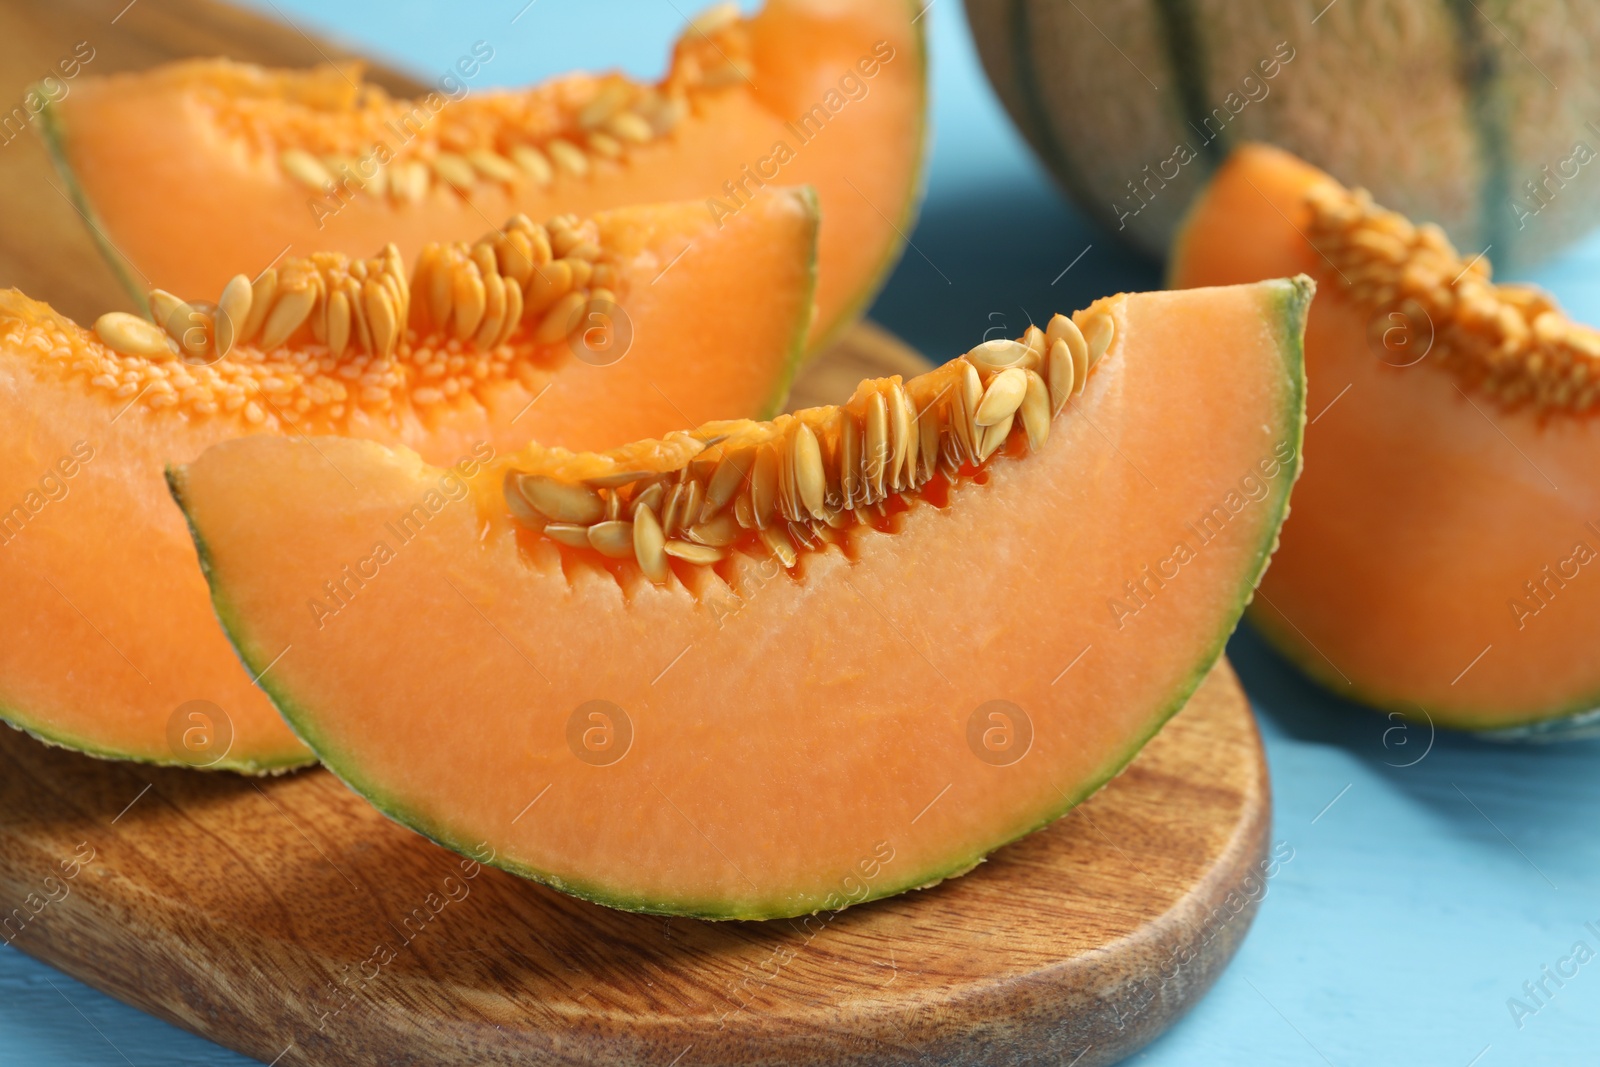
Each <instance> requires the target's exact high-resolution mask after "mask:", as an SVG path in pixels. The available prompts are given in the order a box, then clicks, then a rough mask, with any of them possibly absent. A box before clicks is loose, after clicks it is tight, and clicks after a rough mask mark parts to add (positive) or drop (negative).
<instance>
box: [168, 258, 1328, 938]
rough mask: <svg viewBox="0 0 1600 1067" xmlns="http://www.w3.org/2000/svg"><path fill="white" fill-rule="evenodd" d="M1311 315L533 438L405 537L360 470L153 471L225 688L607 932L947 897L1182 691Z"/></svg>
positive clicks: (1215, 299)
mask: <svg viewBox="0 0 1600 1067" xmlns="http://www.w3.org/2000/svg"><path fill="white" fill-rule="evenodd" d="M1310 294H1311V288H1310V285H1309V283H1307V282H1305V281H1303V280H1297V281H1277V282H1271V283H1264V284H1259V285H1253V286H1242V287H1236V288H1227V289H1213V290H1206V291H1199V292H1186V293H1154V294H1144V295H1135V296H1118V297H1111V298H1107V299H1106V300H1104V301H1101V302H1099V303H1097V304H1096V305H1095V306H1094V307H1092V308H1091V309H1089V310H1088V311H1087V312H1080V313H1079V315H1078V321H1079V322H1080V323H1082V330H1083V334H1084V335H1086V336H1087V338H1088V346H1087V348H1085V347H1084V342H1083V341H1082V339H1081V338H1079V337H1075V336H1074V334H1075V331H1073V330H1072V329H1071V321H1070V320H1067V319H1066V318H1065V317H1064V316H1057V317H1056V319H1055V320H1053V321H1052V323H1051V327H1050V331H1049V334H1048V335H1042V334H1040V333H1039V332H1038V331H1037V330H1033V331H1030V334H1029V335H1028V337H1027V338H1025V339H1024V342H1023V343H1022V344H1018V343H1015V342H991V343H990V344H987V345H985V346H983V347H982V348H980V349H978V350H974V352H973V353H972V354H971V356H970V357H967V358H964V359H961V360H956V361H952V362H951V363H949V364H946V365H945V366H944V367H942V368H938V369H936V370H934V371H931V372H929V373H928V374H926V375H923V376H920V377H918V378H915V379H912V380H911V381H909V382H907V383H905V384H904V386H903V387H902V386H901V384H900V380H899V379H898V378H897V377H896V378H890V379H883V380H879V381H870V382H865V383H863V384H862V385H861V386H860V387H859V388H858V389H857V391H856V394H855V396H854V397H853V398H852V399H851V401H850V403H849V404H848V405H846V406H845V407H843V408H813V409H807V410H806V411H802V412H799V413H797V414H796V415H794V416H782V417H780V419H778V420H776V421H775V422H773V423H765V424H754V423H714V424H711V425H709V426H706V427H702V428H701V430H699V431H696V432H695V433H694V434H676V435H673V436H671V437H669V438H667V439H665V440H663V441H651V442H641V443H639V444H637V445H635V446H631V447H628V448H625V449H623V450H619V451H617V452H616V453H613V454H609V455H573V454H571V453H564V452H560V451H550V450H544V449H540V448H538V447H537V446H533V447H530V448H529V449H528V450H526V451H525V452H523V453H522V454H520V455H518V456H515V457H511V458H510V459H509V460H508V461H507V462H506V463H505V464H502V465H500V466H497V467H490V468H487V469H486V470H485V471H484V472H483V473H482V474H481V475H480V476H479V477H478V478H477V479H474V500H475V504H476V506H475V507H474V508H466V507H457V508H451V509H445V510H442V511H440V512H439V513H438V514H436V515H434V516H433V517H431V518H429V519H428V520H427V522H426V525H425V526H424V527H422V528H421V530H420V531H419V532H417V533H416V534H415V535H414V536H401V531H400V530H399V528H398V526H397V525H396V523H397V522H398V521H400V520H401V519H402V517H403V516H407V515H416V516H417V517H418V518H419V519H420V518H422V517H424V515H425V513H426V504H425V502H426V501H427V500H428V499H429V497H430V494H433V493H435V491H436V490H437V487H438V485H439V480H440V478H441V472H440V471H439V470H437V469H436V468H432V467H429V466H427V465H426V464H424V463H423V462H421V461H420V460H419V459H418V458H417V457H416V456H415V455H411V454H408V453H405V452H396V451H390V450H387V449H384V448H382V447H379V446H377V445H374V444H370V443H363V442H357V441H347V440H325V441H318V442H316V447H315V448H313V447H312V445H311V443H308V442H296V441H290V440H282V439H268V438H260V439H254V440H244V441H235V442H228V443H226V444H223V445H220V446H218V447H216V448H213V449H211V450H209V451H207V452H206V453H205V454H204V455H203V456H201V457H200V458H199V459H198V460H196V461H195V462H193V463H191V464H189V465H188V466H186V467H178V468H174V469H173V470H171V471H170V472H169V475H168V477H169V480H170V481H171V483H172V486H173V492H174V495H175V496H176V497H177V499H178V501H179V503H180V504H181V505H182V507H183V508H184V511H185V512H186V513H187V515H188V517H189V522H190V524H191V527H192V529H193V531H194V536H195V542H196V544H197V545H198V546H199V550H200V553H201V559H202V562H203V564H204V566H205V569H206V573H207V575H208V577H209V580H210V582H211V585H212V599H213V602H214V604H215V605H216V608H217V612H218V615H219V616H220V617H221V619H222V620H223V623H224V625H225V626H226V627H227V629H228V632H229V633H230V635H231V636H232V638H233V640H234V643H235V645H236V646H237V647H238V649H239V651H240V654H241V656H242V657H243V659H244V660H245V662H246V663H247V664H251V665H252V666H253V667H254V668H255V669H256V670H261V669H263V668H267V667H269V666H270V668H271V669H270V670H267V671H266V672H265V675H264V676H263V678H262V680H261V684H262V685H263V686H264V687H265V688H266V689H267V690H268V692H269V693H271V694H272V696H273V699H274V701H275V703H276V704H277V705H278V707H279V709H280V710H281V711H282V712H283V713H284V715H285V716H286V718H287V719H288V720H289V721H290V722H291V724H292V725H293V726H294V727H295V729H296V731H297V732H299V733H300V734H301V736H303V737H304V738H305V739H306V741H307V742H308V743H309V744H310V745H311V746H312V747H313V748H314V749H315V750H316V751H317V753H318V755H319V756H320V757H321V758H322V760H323V761H324V763H325V764H326V765H327V766H328V767H330V768H331V769H332V770H333V771H334V772H335V773H337V774H338V775H340V776H341V777H342V778H343V779H344V780H345V781H347V782H348V783H350V784H351V785H352V787H353V788H355V789H356V790H357V791H358V792H360V793H361V794H362V795H363V796H366V797H367V798H369V799H370V800H371V801H372V802H373V803H374V804H376V805H377V806H378V807H379V808H380V809H382V810H383V811H384V812H386V813H388V814H389V815H390V816H392V817H393V818H395V819H397V820H399V821H400V822H402V823H404V824H405V825H407V826H410V827H412V828H414V829H416V830H418V831H420V832H421V833H424V834H426V835H427V836H429V837H431V838H433V839H434V840H437V841H439V842H441V843H443V844H445V845H447V846H449V847H451V848H455V849H458V850H463V851H467V852H472V853H474V854H476V855H477V856H478V858H479V859H480V860H485V861H491V862H494V863H496V864H499V865H501V866H503V867H505V868H506V869H508V870H511V871H514V872H516V873H518V874H521V875H524V876H527V877H531V878H534V879H537V880H539V881H542V882H545V883H547V884H550V885H553V886H556V887H558V888H560V889H563V890H566V891H568V892H571V893H575V894H578V895H580V896H583V897H586V898H589V899H591V900H596V901H599V902H602V903H605V904H609V905H612V906H616V907H621V908H628V909H635V910H641V911H651V912H661V913H667V914H685V915H696V916H702V917H708V918H770V917H775V916H788V915H799V914H803V913H808V912H814V911H817V910H818V909H822V908H837V907H842V906H843V905H844V904H847V903H852V902H858V901H861V900H865V899H869V898H874V897H881V896H885V895H887V894H891V893H896V892H900V891H903V890H906V889H910V888H913V887H917V886H925V885H928V884H930V883H932V882H936V881H938V880H939V879H941V878H946V877H950V876H953V875H956V874H960V873H962V872H964V871H966V870H968V869H969V868H971V867H972V866H973V865H974V864H976V863H978V862H979V861H980V860H981V859H982V858H983V857H984V855H986V854H987V853H988V852H990V851H992V850H993V849H995V848H997V847H999V846H1000V845H1002V844H1004V843H1005V842H1007V841H1010V840H1012V839H1014V838H1016V837H1018V836H1020V835H1022V834H1026V833H1028V832H1030V831H1032V830H1035V829H1038V828H1039V827H1040V826H1042V825H1044V824H1046V823H1047V822H1049V821H1050V820H1052V819H1054V818H1056V817H1057V816H1059V815H1060V814H1061V813H1062V812H1064V811H1065V810H1066V809H1068V808H1070V807H1071V806H1072V805H1073V804H1075V803H1077V802H1078V801H1079V800H1081V799H1083V798H1084V797H1085V796H1087V795H1089V794H1090V793H1091V792H1093V791H1094V790H1095V789H1096V788H1098V787H1099V786H1100V785H1101V784H1103V783H1104V782H1105V781H1106V780H1107V779H1109V778H1110V777H1111V776H1112V775H1114V774H1115V773H1116V772H1117V771H1118V770H1119V769H1120V768H1121V767H1122V766H1123V765H1124V764H1126V763H1127V762H1128V760H1129V759H1130V758H1132V756H1133V755H1134V754H1135V752H1136V751H1137V750H1138V749H1139V747H1140V745H1141V744H1142V743H1143V742H1144V741H1145V740H1146V739H1147V738H1149V737H1150V736H1151V735H1152V734H1153V733H1154V732H1155V731H1156V730H1157V729H1158V728H1159V727H1160V726H1161V724H1162V723H1163V722H1164V721H1165V719H1166V718H1167V717H1168V716H1169V715H1171V714H1172V713H1174V712H1175V711H1177V710H1178V708H1180V707H1181V706H1182V705H1183V703H1184V702H1185V701H1186V700H1187V699H1188V697H1189V695H1190V694H1191V693H1192V692H1193V691H1194V689H1195V688H1196V686H1198V684H1199V683H1200V681H1201V680H1202V679H1203V678H1204V676H1205V674H1206V671H1207V670H1208V668H1209V667H1210V666H1211V665H1212V664H1213V663H1214V662H1215V661H1216V659H1217V658H1218V656H1219V655H1220V653H1221V651H1222V647H1223V643H1224V641H1225V640H1226V639H1227V637H1228V635H1229V633H1230V632H1231V631H1232V629H1233V627H1234V624H1235V622H1236V621H1237V619H1238V617H1239V614H1240V612H1242V611H1243V609H1244V605H1245V603H1246V601H1248V600H1249V598H1250V595H1251V591H1252V590H1253V589H1254V587H1255V583H1256V581H1257V579H1258V577H1259V576H1260V574H1261V571H1262V568H1263V567H1264V566H1265V565H1266V562H1267V558H1268V555H1269V553H1270V552H1271V550H1272V547H1273V545H1274V543H1275V541H1276V537H1277V529H1278V524H1279V522H1280V521H1281V519H1282V516H1283V513H1284V509H1285V507H1286V501H1287V497H1288V493H1289V487H1290V484H1291V482H1292V481H1293V480H1294V476H1295V472H1296V471H1297V470H1298V455H1299V445H1300V431H1301V423H1302V397H1303V383H1302V378H1301V372H1300V335H1301V325H1302V322H1303V319H1304V316H1305V309H1306V305H1307V303H1308V301H1309V299H1310ZM1107 341H1110V342H1111V344H1110V347H1109V349H1105V350H1104V353H1105V354H1104V356H1103V358H1101V359H1099V360H1098V362H1094V357H1095V356H1096V355H1098V354H1099V352H1100V351H1101V350H1102V349H1101V348H1100V346H1102V345H1104V344H1105V343H1106V342H1107ZM1013 361H1014V363H1013ZM1008 363H1011V364H1013V365H1011V366H1006V367H1005V368H1004V369H1001V366H1002V365H1004V364H1008ZM1063 363H1065V364H1066V365H1067V367H1068V368H1070V369H1063ZM1090 364H1093V370H1092V371H1089V372H1088V373H1086V374H1085V373H1082V371H1083V370H1084V369H1085V368H1086V367H1087V366H1089V365H1090ZM1023 367H1032V368H1035V369H1036V370H1037V371H1039V372H1040V373H1041V375H1042V376H1041V377H1040V378H1039V379H1037V380H1036V379H1032V378H1028V372H1027V371H1025V370H1024V369H1023ZM975 368H978V369H975ZM1019 379H1021V380H1024V381H1026V382H1028V383H1029V384H1028V386H1027V388H1026V389H1025V390H1024V392H1023V393H1021V394H1019V393H1018V392H1016V391H1015V389H1016V388H1017V385H1016V383H1017V382H1018V380H1019ZM983 380H986V381H987V384H982V385H980V381H983ZM1046 381H1047V382H1048V384H1041V383H1044V382H1046ZM1069 396H1070V400H1069V399H1068V398H1069ZM1019 403H1020V404H1021V405H1022V407H1021V408H1020V410H1019V409H1017V404H1019ZM1057 404H1064V405H1065V406H1064V407H1062V408H1061V409H1060V411H1059V413H1058V414H1056V415H1055V416H1054V418H1053V420H1052V416H1051V409H1052V407H1053V406H1055V405H1057ZM913 410H914V411H915V412H916V413H917V414H916V415H915V416H913V415H912V411H913ZM1008 411H1010V412H1011V413H1010V414H1008V413H1007V412H1008ZM985 420H989V421H991V422H992V426H991V428H990V433H989V434H988V435H987V436H985V435H984V434H981V433H980V434H979V436H978V438H977V447H978V448H980V449H981V450H985V451H988V452H990V453H991V454H990V456H989V458H988V459H987V460H986V461H982V462H975V458H976V457H974V456H973V454H972V453H971V452H970V450H968V445H967V442H969V441H973V440H974V438H973V437H972V434H973V432H974V431H973V423H974V421H979V422H981V421H985ZM979 429H980V430H981V427H980V428H979ZM1030 436H1032V437H1033V439H1034V441H1035V442H1036V447H1033V448H1030V445H1029V443H1028V440H1029V437H1030ZM913 437H915V438H916V439H917V441H918V444H917V446H916V448H915V449H914V450H913V448H912V446H911V445H910V441H911V440H912V438H913ZM324 454H325V455H324ZM329 460H332V462H333V465H337V466H338V467H339V468H340V469H341V470H343V471H345V472H346V473H347V474H348V475H349V476H350V479H351V480H352V481H353V482H354V483H355V486H356V488H355V489H354V490H352V488H351V486H350V485H349V484H347V483H345V482H344V481H343V480H342V479H340V478H339V476H338V475H337V474H335V473H334V472H333V470H332V468H331V466H330V464H329V462H328V461H329ZM507 471H509V472H511V473H510V474H509V475H508V476H506V477H502V475H505V474H506V472H507ZM746 475H747V476H748V477H745V476H746ZM580 480H587V481H586V482H585V481H580ZM584 484H589V485H598V486H602V487H607V488H605V489H603V491H597V490H593V489H586V488H583V485H584ZM651 485H654V486H656V488H650V486H651ZM673 485H676V486H677V488H675V489H674V488H671V486H673ZM896 486H898V487H899V489H898V490H897V489H896ZM612 487H616V488H612ZM502 488H505V489H506V491H507V495H506V496H504V497H502ZM602 498H603V499H602ZM689 498H692V499H693V500H694V501H696V504H695V505H690V504H687V503H686V502H685V501H686V499H689ZM701 501H705V502H708V503H709V506H699V502H701ZM508 503H509V504H510V506H511V508H513V509H514V512H515V514H516V515H517V516H518V518H515V519H514V518H512V517H511V513H510V512H508ZM846 505H854V510H853V511H852V510H846ZM419 507H422V508H423V511H422V512H419V511H417V509H418V508H419ZM596 507H598V510H595V508H596ZM613 507H615V508H616V509H617V510H616V512H615V513H616V514H620V515H624V516H628V515H631V516H633V522H632V524H631V532H630V533H629V534H628V535H627V536H625V537H623V536H619V535H620V534H621V533H622V531H620V530H618V529H617V527H619V526H621V525H624V523H623V521H622V520H615V521H602V520H604V516H605V515H607V514H611V513H612V511H611V509H612V508H613ZM657 509H660V510H659V519H658V517H657ZM802 509H803V510H802ZM646 510H648V512H649V514H648V516H647V515H646V514H645V511H646ZM684 515H688V516H690V518H691V519H692V518H694V517H695V516H698V517H699V519H700V520H701V522H700V523H698V524H696V525H695V527H694V528H691V529H688V530H684V529H682V528H681V527H682V526H683V522H682V516H684ZM818 515H821V516H822V518H817V516H818ZM785 516H791V517H792V518H791V519H790V520H789V521H785V520H784V517H785ZM802 516H803V517H802ZM556 520H560V522H557V521H556ZM763 522H765V523H766V524H767V526H766V527H765V528H763V529H757V528H752V526H751V525H747V524H751V523H753V524H760V523H763ZM583 523H595V524H596V525H593V526H588V527H584V526H583V525H582V524H583ZM658 524H659V525H658ZM1191 524H1196V525H1191ZM663 526H664V529H665V534H664V537H665V538H666V542H665V543H666V544H667V546H668V547H667V550H666V553H665V554H663V553H662V552H661V551H660V545H661V543H662V542H661V540H660V539H659V538H657V537H656V535H655V534H654V533H652V532H651V531H652V528H654V529H656V530H660V529H662V527H663ZM585 529H587V531H588V532H587V534H586V535H585V534H584V530H585ZM574 530H576V531H577V536H574ZM584 536H587V538H588V539H589V541H588V543H591V544H594V545H598V546H601V547H603V548H606V549H609V550H614V551H615V552H616V555H618V556H621V557H625V558H612V556H611V555H602V554H601V553H599V552H596V551H593V550H591V549H589V548H587V547H574V546H582V545H583V544H584V543H585V542H584V541H583V540H582V539H581V538H582V537H584ZM696 538H699V539H700V542H702V543H698V544H696V543H693V542H694V541H695V539H696ZM707 542H709V543H716V544H725V545H727V546H728V547H725V548H712V547H708V544H707ZM673 546H677V547H675V548H674V547H673ZM714 557H724V558H722V559H721V560H720V562H712V561H711V560H712V559H713V558H714ZM791 564H792V565H791ZM1163 574H1165V575H1166V577H1162V576H1161V575H1163ZM324 583H331V584H324ZM657 583H659V584H657ZM995 702H999V703H995Z"/></svg>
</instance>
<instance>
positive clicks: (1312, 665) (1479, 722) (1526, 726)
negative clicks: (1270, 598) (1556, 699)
mask: <svg viewBox="0 0 1600 1067" xmlns="http://www.w3.org/2000/svg"><path fill="white" fill-rule="evenodd" d="M1274 614H1281V613H1279V612H1276V611H1275V610H1274V609H1272V608H1270V607H1269V608H1266V609H1263V608H1261V607H1259V606H1257V607H1252V608H1251V609H1250V614H1249V617H1250V625H1251V626H1253V627H1255V630H1256V632H1257V633H1259V634H1260V635H1261V637H1262V639H1263V640H1264V641H1266V643H1267V644H1268V645H1270V646H1271V647H1272V649H1273V651H1275V652H1277V653H1278V654H1279V655H1280V656H1282V657H1283V658H1284V659H1286V660H1288V661H1289V662H1290V663H1292V664H1293V665H1294V666H1295V667H1296V668H1297V669H1298V670H1299V671H1300V672H1301V673H1303V674H1305V675H1306V676H1307V677H1308V678H1310V679H1311V680H1312V681H1314V682H1316V683H1317V684H1318V685H1320V686H1322V688H1324V689H1326V690H1328V691H1329V692H1330V693H1332V694H1334V695H1335V696H1337V697H1340V698H1342V699H1344V700H1348V701H1350V702H1352V703H1355V704H1362V705H1365V706H1366V707H1368V708H1371V709H1372V710H1374V711H1376V712H1383V713H1385V714H1392V715H1400V716H1403V717H1404V718H1406V719H1407V720H1409V721H1412V722H1425V723H1428V724H1430V725H1433V726H1443V727H1446V728H1447V729H1451V730H1460V731H1462V732H1464V733H1471V734H1475V735H1476V736H1478V737H1481V738H1484V739H1485V740H1491V741H1580V740H1585V739H1587V738H1590V737H1597V736H1600V693H1591V694H1589V695H1587V696H1582V697H1579V698H1577V699H1576V700H1573V701H1570V702H1568V703H1566V704H1562V705H1560V706H1559V707H1556V708H1553V709H1550V710H1547V711H1534V712H1525V713H1520V714H1519V715H1518V716H1517V717H1516V718H1496V719H1492V720H1487V721H1486V720H1485V719H1484V718H1483V715H1484V714H1485V713H1484V712H1483V711H1481V710H1473V709H1451V708H1445V709H1440V708H1424V707H1422V705H1420V704H1418V703H1417V702H1416V701H1414V700H1409V699H1401V698H1398V697H1392V696H1386V695H1384V694H1383V693H1381V692H1379V691H1378V690H1375V689H1369V688H1366V687H1365V686H1360V685H1357V684H1356V683H1354V682H1353V681H1351V680H1350V679H1348V678H1346V677H1345V676H1344V675H1342V674H1339V673H1338V672H1337V671H1335V670H1333V669H1332V665H1331V664H1329V663H1327V662H1326V661H1324V660H1322V659H1321V657H1320V655H1318V654H1317V653H1316V652H1315V651H1314V650H1311V649H1309V648H1308V647H1307V646H1305V644H1304V641H1303V639H1301V638H1299V637H1298V636H1297V635H1294V634H1291V633H1290V632H1289V630H1287V629H1286V628H1284V627H1283V626H1281V625H1279V624H1278V623H1277V621H1276V620H1275V619H1274V618H1273V617H1272V616H1273V615H1274ZM1419 711H1420V712H1421V714H1420V715H1419V714H1418V712H1419ZM1488 714H1490V715H1493V714H1494V713H1493V712H1490V713H1488Z"/></svg>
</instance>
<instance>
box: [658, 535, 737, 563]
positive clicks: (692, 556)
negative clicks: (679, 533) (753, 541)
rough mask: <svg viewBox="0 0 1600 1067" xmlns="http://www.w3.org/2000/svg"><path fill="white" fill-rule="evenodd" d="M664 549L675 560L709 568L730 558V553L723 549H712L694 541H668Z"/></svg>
mask: <svg viewBox="0 0 1600 1067" xmlns="http://www.w3.org/2000/svg"><path fill="white" fill-rule="evenodd" d="M663 548H664V550H665V552H666V554H667V555H669V556H672V557H674V558H675V559H681V560H683V561H684V562H685V563H695V564H699V565H701V566H709V565H710V564H712V563H718V562H720V561H722V560H724V559H726V558H727V557H728V553H727V552H726V551H725V550H723V549H720V548H712V547H711V546H710V545H697V544H695V543H694V542H693V541H668V542H667V543H666V544H665V545H664V546H663Z"/></svg>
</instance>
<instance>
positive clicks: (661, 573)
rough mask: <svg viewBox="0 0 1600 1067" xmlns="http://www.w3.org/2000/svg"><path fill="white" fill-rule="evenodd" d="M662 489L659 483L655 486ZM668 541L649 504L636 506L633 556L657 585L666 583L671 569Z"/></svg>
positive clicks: (641, 568) (647, 576)
mask: <svg viewBox="0 0 1600 1067" xmlns="http://www.w3.org/2000/svg"><path fill="white" fill-rule="evenodd" d="M654 488H656V489H660V488H661V486H660V485H659V484H657V485H656V486H654ZM666 547H667V542H666V538H665V537H663V536H662V533H661V524H660V523H659V522H657V521H656V513H655V512H654V511H652V510H651V509H650V508H649V507H648V506H643V507H639V508H636V509H635V510H634V513H633V556H634V558H635V559H637V560H638V561H639V569H640V570H642V571H644V575H645V577H646V578H648V579H650V580H651V581H652V582H654V583H655V584H656V585H665V584H666V582H667V576H668V575H669V574H670V573H671V570H670V569H669V568H668V566H667V552H666Z"/></svg>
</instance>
